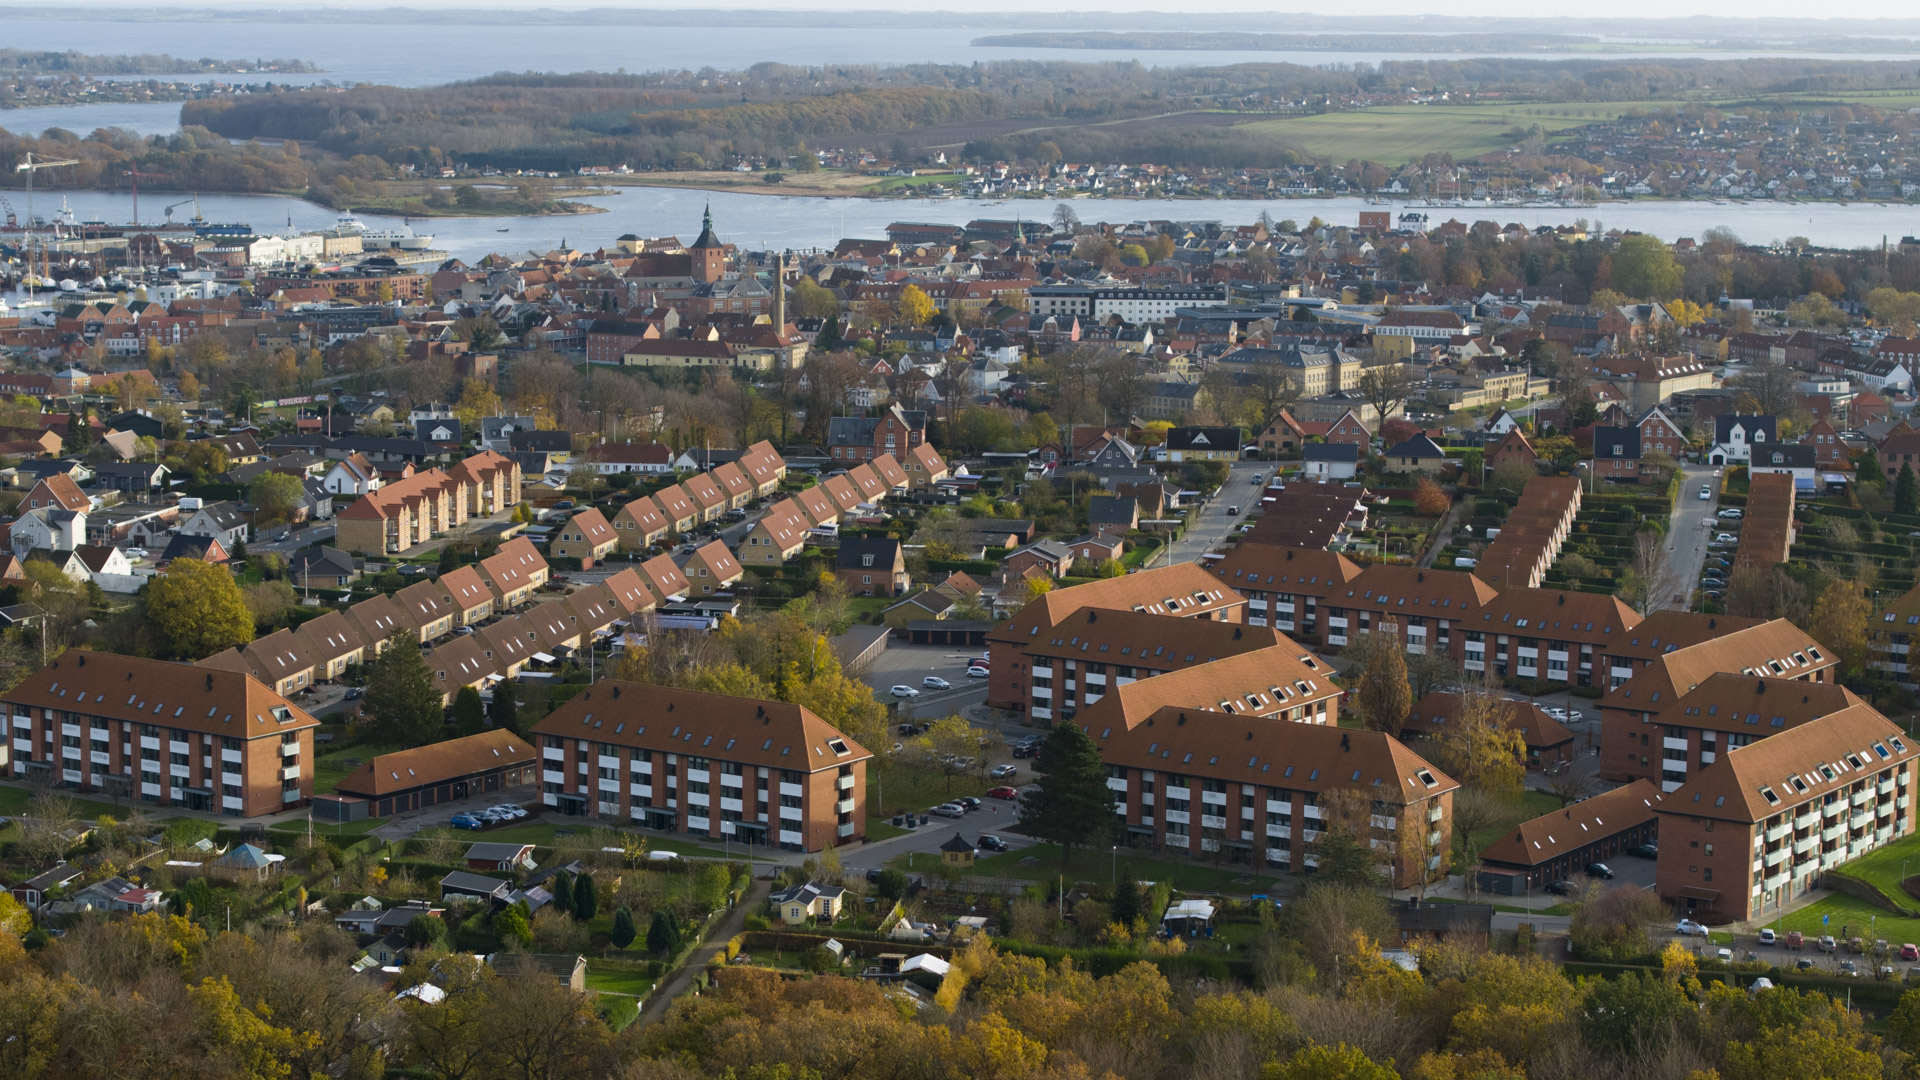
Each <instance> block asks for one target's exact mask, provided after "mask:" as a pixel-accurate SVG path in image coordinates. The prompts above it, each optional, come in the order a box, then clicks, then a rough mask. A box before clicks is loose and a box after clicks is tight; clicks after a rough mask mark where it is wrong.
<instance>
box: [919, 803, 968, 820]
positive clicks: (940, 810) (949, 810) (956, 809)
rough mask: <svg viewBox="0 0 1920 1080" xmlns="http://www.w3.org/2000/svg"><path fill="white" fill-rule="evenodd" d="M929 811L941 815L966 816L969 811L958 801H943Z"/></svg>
mask: <svg viewBox="0 0 1920 1080" xmlns="http://www.w3.org/2000/svg"><path fill="white" fill-rule="evenodd" d="M927 813H929V814H937V815H939V816H940V817H965V816H966V814H967V811H966V809H965V808H964V807H962V806H960V805H958V804H957V803H941V804H940V805H939V806H936V807H934V808H933V809H931V810H929V811H927Z"/></svg>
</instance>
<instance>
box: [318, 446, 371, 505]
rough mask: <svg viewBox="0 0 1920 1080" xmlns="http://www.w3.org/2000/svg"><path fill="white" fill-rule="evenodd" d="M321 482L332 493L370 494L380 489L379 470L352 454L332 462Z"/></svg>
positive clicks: (364, 459)
mask: <svg viewBox="0 0 1920 1080" xmlns="http://www.w3.org/2000/svg"><path fill="white" fill-rule="evenodd" d="M321 483H322V484H323V485H324V486H325V487H326V489H327V491H328V492H330V493H331V494H334V495H371V494H373V493H374V492H376V491H378V490H380V470H378V469H376V468H374V467H373V465H372V464H371V463H370V462H368V461H367V459H366V458H364V457H362V456H360V455H359V454H354V455H352V456H351V457H348V458H345V459H343V460H341V461H336V462H334V463H333V468H331V469H328V470H327V475H326V476H325V477H324V478H323V479H322V480H321Z"/></svg>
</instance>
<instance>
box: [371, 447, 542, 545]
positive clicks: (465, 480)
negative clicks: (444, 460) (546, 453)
mask: <svg viewBox="0 0 1920 1080" xmlns="http://www.w3.org/2000/svg"><path fill="white" fill-rule="evenodd" d="M520 480H521V477H520V465H519V463H518V462H516V461H514V460H513V459H511V458H509V457H507V456H505V455H504V454H499V453H495V452H494V451H492V450H483V451H481V452H480V453H477V454H474V455H473V456H471V457H468V458H466V459H464V460H462V461H459V462H456V463H454V464H453V465H450V466H448V467H447V468H445V469H439V468H433V469H427V470H425V471H423V472H417V473H414V474H413V475H412V476H408V477H406V478H404V479H401V480H395V481H393V482H391V483H388V484H383V485H381V486H380V487H378V488H374V489H372V490H370V491H368V492H367V493H366V494H364V495H361V496H360V497H359V498H357V499H355V500H354V501H353V503H352V504H350V505H349V506H347V507H346V509H344V510H341V511H340V513H339V514H338V515H337V518H338V530H339V531H338V533H337V534H336V537H335V540H334V545H335V546H336V547H338V548H340V549H341V550H343V551H352V552H358V553H360V554H365V555H391V554H395V553H397V552H401V551H405V550H406V549H408V548H410V547H413V546H415V545H417V544H422V543H425V542H426V541H428V540H431V539H433V538H434V537H436V536H441V535H444V534H445V533H446V532H447V531H448V530H450V529H453V528H455V527H457V526H459V525H462V524H465V523H466V521H467V520H468V519H469V518H476V517H486V516H488V515H490V514H497V513H500V512H501V511H503V510H507V509H509V508H511V507H513V506H515V505H517V504H518V503H519V502H520Z"/></svg>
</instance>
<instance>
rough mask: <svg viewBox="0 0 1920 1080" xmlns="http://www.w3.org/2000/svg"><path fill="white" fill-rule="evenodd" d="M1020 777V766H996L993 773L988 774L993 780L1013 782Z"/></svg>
mask: <svg viewBox="0 0 1920 1080" xmlns="http://www.w3.org/2000/svg"><path fill="white" fill-rule="evenodd" d="M1019 775H1020V766H1018V765H995V766H994V767H993V771H992V772H990V773H988V774H987V776H988V777H989V778H990V779H993V780H1011V779H1013V778H1014V777H1016V776H1019Z"/></svg>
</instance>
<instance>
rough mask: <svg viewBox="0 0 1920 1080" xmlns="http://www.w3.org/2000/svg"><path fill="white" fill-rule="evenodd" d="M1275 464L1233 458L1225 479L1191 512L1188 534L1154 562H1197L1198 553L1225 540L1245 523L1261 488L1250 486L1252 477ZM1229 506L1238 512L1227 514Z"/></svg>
mask: <svg viewBox="0 0 1920 1080" xmlns="http://www.w3.org/2000/svg"><path fill="white" fill-rule="evenodd" d="M1274 467H1275V466H1274V464H1273V463H1272V462H1270V461H1236V462H1234V463H1233V464H1232V465H1231V466H1230V467H1229V468H1228V470H1227V482H1226V483H1225V484H1222V485H1221V486H1220V490H1219V491H1217V492H1215V493H1214V495H1213V498H1211V499H1208V500H1207V501H1206V502H1204V503H1201V504H1200V509H1199V510H1198V511H1196V512H1195V513H1194V515H1193V523H1192V524H1191V525H1190V526H1188V528H1187V535H1186V536H1185V537H1183V538H1181V539H1180V540H1179V541H1177V542H1176V543H1174V544H1173V546H1172V548H1171V549H1170V550H1168V551H1167V553H1166V554H1165V555H1164V556H1163V557H1161V558H1160V559H1158V560H1155V562H1154V565H1155V566H1170V565H1172V564H1173V563H1177V562H1196V561H1198V560H1199V558H1200V556H1202V555H1204V554H1206V553H1207V552H1208V551H1210V550H1212V549H1213V548H1214V547H1215V546H1217V545H1218V544H1220V542H1221V541H1223V540H1225V539H1226V538H1227V534H1228V533H1230V532H1232V531H1233V530H1234V529H1235V528H1238V527H1239V526H1240V525H1243V524H1245V523H1246V520H1247V519H1246V516H1245V515H1246V514H1247V513H1249V512H1250V511H1251V510H1252V508H1253V507H1254V506H1255V505H1256V504H1258V503H1259V501H1260V492H1261V491H1262V490H1263V489H1261V488H1256V487H1254V486H1253V478H1254V477H1255V476H1266V475H1269V474H1271V473H1272V472H1273V470H1274ZM1229 506H1238V507H1239V508H1240V516H1237V517H1229V516H1228V515H1227V507H1229Z"/></svg>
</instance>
